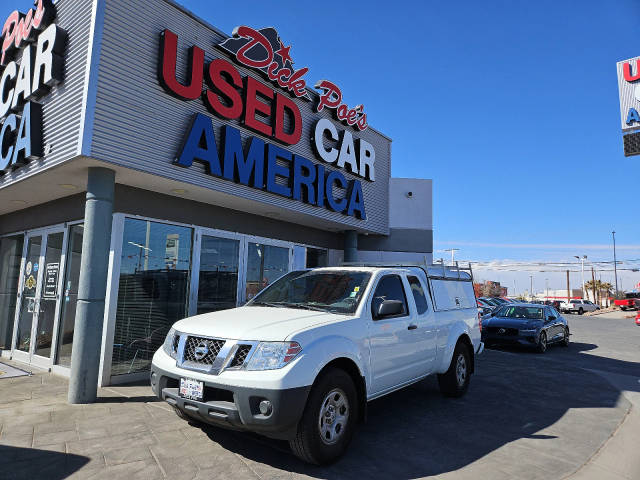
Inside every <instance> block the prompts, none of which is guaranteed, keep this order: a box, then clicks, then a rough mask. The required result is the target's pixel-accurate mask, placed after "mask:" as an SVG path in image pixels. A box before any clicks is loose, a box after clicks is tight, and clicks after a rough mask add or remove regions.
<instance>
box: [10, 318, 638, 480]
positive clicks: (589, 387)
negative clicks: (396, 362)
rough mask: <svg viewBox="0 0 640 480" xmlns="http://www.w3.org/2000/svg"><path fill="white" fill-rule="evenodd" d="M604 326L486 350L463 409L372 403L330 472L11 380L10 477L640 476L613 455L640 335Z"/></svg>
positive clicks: (578, 326) (283, 454) (123, 401)
mask: <svg viewBox="0 0 640 480" xmlns="http://www.w3.org/2000/svg"><path fill="white" fill-rule="evenodd" d="M602 319H603V317H601V316H598V317H591V318H586V317H571V318H570V322H571V328H572V332H573V337H572V340H573V341H574V342H573V344H572V345H571V347H570V348H568V349H567V348H562V347H553V348H550V349H549V350H548V352H547V353H546V354H545V355H538V354H535V353H530V352H526V351H518V350H504V351H496V350H489V351H487V352H485V354H483V355H482V356H481V357H480V358H479V360H478V365H477V373H476V375H475V376H474V377H473V378H472V384H471V387H470V390H469V392H468V394H467V395H466V396H465V397H464V398H461V399H453V400H452V399H447V398H443V397H442V396H441V395H440V394H439V392H438V389H437V385H436V382H435V381H434V380H433V379H430V380H427V381H424V382H421V383H420V384H417V385H414V386H412V387H410V388H408V389H405V390H403V391H400V392H397V393H395V394H392V395H389V396H387V397H384V398H382V399H379V400H376V401H374V402H372V403H371V404H370V409H369V419H368V422H367V423H366V424H365V425H362V426H361V428H360V429H359V431H358V432H357V434H356V436H355V438H354V441H353V443H352V445H351V448H350V450H349V452H348V454H347V455H346V456H345V457H344V458H343V459H342V460H341V461H339V462H338V463H336V464H335V465H332V466H330V467H327V468H318V467H313V466H309V465H306V464H303V463H302V462H299V461H298V460H297V459H296V458H295V457H293V456H292V455H291V453H290V452H289V450H288V446H287V444H286V443H285V442H277V441H273V440H269V439H266V438H262V437H259V436H257V435H248V434H242V433H236V432H229V431H224V430H220V429H216V428H211V427H202V428H201V427H199V426H196V425H189V424H187V423H186V422H184V421H182V420H180V419H179V418H178V417H177V416H176V415H175V414H174V413H173V412H172V411H171V409H170V408H169V407H168V405H166V404H164V403H163V402H158V401H156V400H155V398H154V397H152V396H151V390H150V389H149V388H148V387H147V386H144V385H142V386H118V387H109V388H105V389H101V390H100V391H99V402H98V403H96V404H93V405H68V404H67V403H66V392H67V382H66V381H65V380H63V379H61V378H59V377H55V376H52V375H50V374H48V373H37V374H35V375H33V376H32V377H18V378H8V379H4V380H0V424H1V427H0V478H3V479H5V478H7V479H14V478H15V479H22V478H29V479H37V478H46V479H62V478H97V479H99V478H109V479H110V480H113V479H114V478H149V479H155V478H160V479H161V478H171V479H182V478H186V479H193V478H198V479H200V478H265V479H267V478H287V479H288V478H322V479H339V478H353V477H355V476H366V477H371V478H385V479H387V478H403V479H404V478H406V479H409V478H411V479H413V478H424V477H435V478H445V479H453V478H455V479H466V478H469V479H471V478H473V479H477V478H490V479H492V480H493V479H497V480H500V479H508V478H518V479H538V478H540V479H542V478H544V479H545V480H549V479H561V478H568V477H571V476H572V475H573V476H574V477H573V478H575V479H576V480H584V479H587V478H599V479H603V478H615V479H617V480H619V479H620V478H623V479H624V478H628V479H630V478H634V479H637V478H638V477H637V476H636V477H629V476H628V475H629V472H631V473H633V472H635V471H634V470H632V469H633V468H635V466H634V465H633V462H630V461H627V462H626V463H625V459H627V458H628V456H626V455H624V454H623V455H622V457H623V458H619V457H620V456H618V457H607V456H603V455H606V453H607V452H608V451H609V447H610V446H611V447H612V450H611V451H614V450H613V449H615V450H619V451H621V452H625V450H624V448H627V447H628V446H629V445H632V446H634V445H638V443H637V438H636V437H634V434H635V435H637V431H638V430H637V429H635V428H631V429H628V428H627V427H628V426H631V427H633V425H635V423H632V422H636V421H637V418H638V414H637V411H636V410H634V408H632V405H633V401H635V397H634V395H635V394H638V391H640V388H639V387H640V383H638V382H637V379H639V378H640V363H639V362H640V354H639V351H638V348H640V347H639V346H640V327H636V326H635V325H633V323H631V324H630V325H631V326H632V327H633V329H630V328H628V326H627V324H626V323H625V320H624V319H612V320H609V319H605V321H606V322H607V323H603V320H602ZM607 377H609V378H608V379H607ZM631 380H633V381H635V385H634V384H633V382H632V381H631ZM638 395H640V394H638ZM616 442H617V443H616ZM614 468H615V470H614ZM594 472H595V473H594ZM603 472H604V473H603ZM596 473H599V476H594V475H595V474H596ZM606 475H610V476H609V477H607V476H606Z"/></svg>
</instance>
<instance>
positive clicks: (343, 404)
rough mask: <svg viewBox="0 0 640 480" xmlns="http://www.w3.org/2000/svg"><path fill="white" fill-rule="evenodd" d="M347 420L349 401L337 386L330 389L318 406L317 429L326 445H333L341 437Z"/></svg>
mask: <svg viewBox="0 0 640 480" xmlns="http://www.w3.org/2000/svg"><path fill="white" fill-rule="evenodd" d="M348 421H349V401H348V400H347V396H346V395H345V393H344V392H343V391H342V390H340V389H339V388H334V389H333V390H331V391H330V392H329V393H328V394H327V396H326V397H324V400H323V401H322V405H321V406H320V416H319V417H318V429H319V430H320V438H321V439H322V442H323V443H325V444H326V445H333V444H334V443H336V442H337V441H338V440H340V439H341V438H342V436H343V435H344V432H345V430H346V429H347V422H348Z"/></svg>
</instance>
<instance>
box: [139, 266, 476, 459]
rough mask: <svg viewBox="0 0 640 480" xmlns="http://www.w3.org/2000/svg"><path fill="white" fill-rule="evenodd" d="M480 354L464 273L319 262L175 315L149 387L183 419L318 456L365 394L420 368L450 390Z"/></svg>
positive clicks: (369, 396)
mask: <svg viewBox="0 0 640 480" xmlns="http://www.w3.org/2000/svg"><path fill="white" fill-rule="evenodd" d="M427 272H428V273H427ZM482 350H483V344H482V342H481V341H480V330H479V321H478V310H477V308H476V298H475V295H474V292H473V285H472V281H471V275H470V274H468V273H466V272H465V271H460V270H458V269H453V268H448V267H442V266H438V267H435V268H434V267H433V266H430V267H428V268H427V267H424V268H418V267H366V266H363V267H354V266H350V267H330V268H319V269H313V270H303V271H294V272H290V273H288V274H286V275H285V276H283V277H282V278H280V279H279V280H278V281H276V282H274V283H273V284H272V285H271V286H269V287H267V288H266V289H265V290H263V291H262V292H260V293H259V294H258V295H257V296H256V297H255V298H254V299H252V300H251V301H250V302H249V303H248V304H247V305H245V306H243V307H240V308H235V309H231V310H225V311H219V312H213V313H207V314H203V315H198V316H195V317H191V318H186V319H184V320H181V321H179V322H177V323H176V324H175V325H174V326H173V328H172V329H171V331H170V332H169V334H168V335H167V337H166V341H165V343H164V345H163V347H162V348H160V349H159V350H158V351H157V352H156V353H155V355H154V357H153V362H152V368H151V385H152V387H153V390H154V392H155V394H156V395H157V396H158V397H159V398H161V399H163V400H165V401H167V402H168V403H169V404H171V405H172V406H173V407H174V408H175V410H176V413H177V414H178V415H179V416H181V417H183V418H186V419H195V420H199V421H202V422H206V423H209V424H213V425H218V426H222V427H227V428H233V429H239V430H249V431H254V432H258V433H261V434H263V435H266V436H269V437H273V438H279V439H286V440H289V443H290V445H291V448H292V450H293V452H294V453H295V454H296V455H297V456H298V457H300V458H301V459H303V460H305V461H307V462H311V463H316V464H324V463H328V462H331V461H334V460H336V459H337V458H338V457H339V456H340V455H342V454H343V452H344V451H345V449H346V448H347V446H348V444H349V441H350V440H351V437H352V435H353V433H354V430H355V427H356V424H357V423H358V422H359V421H361V420H363V419H364V418H365V411H366V408H367V402H368V401H369V400H373V399H375V398H378V397H381V396H383V395H386V394H388V393H390V392H393V391H395V390H398V389H400V388H403V387H405V386H407V385H410V384H412V383H415V382H417V381H419V380H421V379H423V378H425V377H426V376H427V375H431V374H437V375H438V381H439V385H440V389H441V391H442V392H443V393H444V394H445V395H447V396H453V397H457V396H461V395H463V394H464V393H465V392H466V390H467V387H468V386H469V380H470V376H471V374H472V373H473V371H474V364H475V355H476V354H479V353H481V352H482ZM384 434H385V432H380V435H381V438H383V436H384Z"/></svg>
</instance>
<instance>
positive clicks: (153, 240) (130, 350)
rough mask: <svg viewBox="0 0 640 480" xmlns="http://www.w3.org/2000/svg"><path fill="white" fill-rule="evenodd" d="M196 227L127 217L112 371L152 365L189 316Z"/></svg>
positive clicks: (137, 368) (123, 370)
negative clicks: (172, 332)
mask: <svg viewBox="0 0 640 480" xmlns="http://www.w3.org/2000/svg"><path fill="white" fill-rule="evenodd" d="M191 247H192V230H191V229H190V228H187V227H180V226H176V225H168V224H164V223H156V222H149V221H145V220H136V219H131V218H127V219H126V220H125V224H124V236H123V241H122V258H121V266H120V280H119V287H118V288H119V290H118V305H117V311H116V326H115V336H114V346H113V360H112V366H111V374H112V375H122V374H127V373H134V372H142V371H145V370H148V369H149V366H150V364H151V358H152V357H153V354H154V353H155V351H156V350H157V349H158V348H159V347H160V346H161V345H162V342H163V341H164V338H165V336H166V334H167V332H168V331H169V328H171V325H173V323H174V322H176V321H178V320H180V319H182V318H184V317H186V316H187V311H188V310H187V308H188V305H187V299H188V298H189V272H190V268H191Z"/></svg>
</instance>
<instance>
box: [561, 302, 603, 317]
mask: <svg viewBox="0 0 640 480" xmlns="http://www.w3.org/2000/svg"><path fill="white" fill-rule="evenodd" d="M595 310H600V307H599V306H598V305H596V304H595V303H593V302H591V301H589V300H570V301H569V302H562V303H561V304H560V311H561V312H562V313H577V314H578V315H582V314H583V313H584V312H593V311H595Z"/></svg>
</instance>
